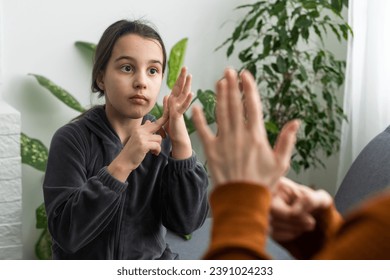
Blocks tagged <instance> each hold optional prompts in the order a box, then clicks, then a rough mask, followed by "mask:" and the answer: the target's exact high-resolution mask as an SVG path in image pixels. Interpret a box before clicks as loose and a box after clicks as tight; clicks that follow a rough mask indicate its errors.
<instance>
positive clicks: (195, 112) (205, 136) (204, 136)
mask: <svg viewBox="0 0 390 280" xmlns="http://www.w3.org/2000/svg"><path fill="white" fill-rule="evenodd" d="M192 121H193V122H194V125H195V127H196V130H197V131H198V135H199V138H200V140H201V141H202V144H203V147H204V148H205V150H207V147H208V146H207V143H209V142H210V141H211V139H212V138H213V133H212V131H211V130H210V128H209V126H208V125H207V122H206V118H205V116H204V114H203V111H202V109H201V108H200V107H199V106H194V107H193V109H192Z"/></svg>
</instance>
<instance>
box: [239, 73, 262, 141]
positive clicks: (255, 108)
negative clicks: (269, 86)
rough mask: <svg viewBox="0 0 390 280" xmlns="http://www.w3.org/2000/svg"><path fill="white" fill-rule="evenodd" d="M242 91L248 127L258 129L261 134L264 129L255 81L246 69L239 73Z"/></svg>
mask: <svg viewBox="0 0 390 280" xmlns="http://www.w3.org/2000/svg"><path fill="white" fill-rule="evenodd" d="M241 84H242V91H243V94H244V96H245V109H246V114H247V116H246V117H247V123H248V127H249V128H255V129H260V132H261V133H262V135H263V136H266V131H265V128H264V122H263V110H262V107H261V106H262V104H261V99H260V95H259V92H258V90H257V85H256V82H255V80H254V78H253V76H252V74H251V73H250V72H249V71H248V70H244V71H243V72H242V73H241Z"/></svg>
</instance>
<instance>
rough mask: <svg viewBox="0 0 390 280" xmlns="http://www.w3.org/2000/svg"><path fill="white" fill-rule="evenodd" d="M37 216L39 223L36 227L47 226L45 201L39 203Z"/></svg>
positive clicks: (36, 211)
mask: <svg viewBox="0 0 390 280" xmlns="http://www.w3.org/2000/svg"><path fill="white" fill-rule="evenodd" d="M35 217H36V219H37V223H36V225H35V227H36V228H47V215H46V209H45V203H42V204H41V205H39V207H38V208H37V209H36V210H35Z"/></svg>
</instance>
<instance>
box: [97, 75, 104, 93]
mask: <svg viewBox="0 0 390 280" xmlns="http://www.w3.org/2000/svg"><path fill="white" fill-rule="evenodd" d="M96 83H97V85H98V86H99V88H100V90H101V91H104V74H103V72H100V73H99V75H98V77H97V79H96Z"/></svg>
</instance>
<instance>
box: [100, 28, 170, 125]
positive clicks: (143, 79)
mask: <svg viewBox="0 0 390 280" xmlns="http://www.w3.org/2000/svg"><path fill="white" fill-rule="evenodd" d="M162 63H163V51H162V48H161V45H160V44H159V43H158V41H155V40H152V39H146V38H143V37H141V36H139V35H136V34H127V35H124V36H122V37H121V38H119V39H118V40H117V41H116V43H115V45H114V48H113V50H112V54H111V57H110V60H109V61H108V63H107V67H106V69H105V71H104V72H103V73H102V75H101V77H100V78H99V81H98V85H99V87H100V89H101V90H103V91H104V95H105V99H106V112H107V113H109V114H111V115H114V116H117V117H119V118H131V119H140V118H143V117H144V116H145V115H146V114H147V113H148V112H150V110H151V109H152V108H153V106H154V104H155V103H156V100H157V96H158V93H159V91H160V87H161V83H162V78H163V68H162Z"/></svg>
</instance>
